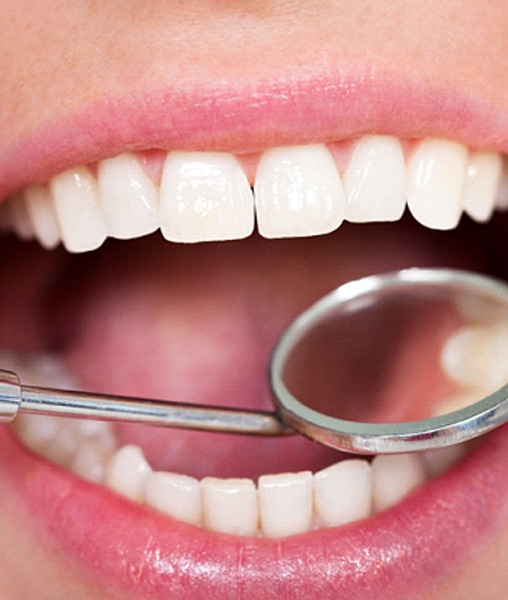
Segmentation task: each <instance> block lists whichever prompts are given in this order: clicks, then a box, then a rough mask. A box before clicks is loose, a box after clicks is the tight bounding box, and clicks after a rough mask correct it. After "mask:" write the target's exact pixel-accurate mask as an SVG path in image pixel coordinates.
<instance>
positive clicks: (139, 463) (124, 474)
mask: <svg viewBox="0 0 508 600" xmlns="http://www.w3.org/2000/svg"><path fill="white" fill-rule="evenodd" d="M151 471H152V468H151V467H150V465H149V464H148V462H147V461H146V458H145V457H144V454H143V451H142V450H141V448H140V447H139V446H133V445H127V446H122V447H121V448H120V449H119V450H117V451H116V452H115V454H113V456H112V457H111V459H110V460H109V462H108V463H107V465H106V470H105V473H104V483H105V485H106V486H107V487H109V488H110V489H112V490H115V491H116V492H118V493H119V494H122V495H123V496H126V497H127V498H130V499H131V500H137V501H138V502H141V501H142V500H143V497H144V489H145V481H146V478H147V476H148V474H149V473H150V472H151Z"/></svg>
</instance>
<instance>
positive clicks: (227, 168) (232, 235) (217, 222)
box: [160, 152, 254, 242]
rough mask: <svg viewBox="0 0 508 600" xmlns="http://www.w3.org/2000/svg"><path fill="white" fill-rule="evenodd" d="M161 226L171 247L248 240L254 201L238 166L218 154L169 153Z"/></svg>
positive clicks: (162, 197)
mask: <svg viewBox="0 0 508 600" xmlns="http://www.w3.org/2000/svg"><path fill="white" fill-rule="evenodd" d="M160 221H161V231H162V234H163V236H164V237H165V238H166V239H168V240H170V241H174V242H203V241H211V240H230V239H240V238H244V237H247V236H249V235H250V234H251V233H252V231H253V229H254V201H253V198H252V192H251V189H250V186H249V183H248V181H247V177H246V176H245V173H244V172H243V169H242V168H241V166H240V164H239V163H238V161H237V160H236V159H235V158H234V157H233V156H232V155H231V154H226V153H221V152H170V153H169V154H168V156H167V158H166V162H165V164H164V168H163V172H162V181H161V192H160Z"/></svg>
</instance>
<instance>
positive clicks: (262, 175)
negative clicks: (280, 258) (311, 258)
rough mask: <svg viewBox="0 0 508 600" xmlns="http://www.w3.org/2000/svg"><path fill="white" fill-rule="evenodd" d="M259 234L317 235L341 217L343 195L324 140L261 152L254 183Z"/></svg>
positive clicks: (342, 217) (340, 219)
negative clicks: (320, 142) (318, 142)
mask: <svg viewBox="0 0 508 600" xmlns="http://www.w3.org/2000/svg"><path fill="white" fill-rule="evenodd" d="M254 202H255V207H256V217H257V225H258V230H259V233H260V234H261V235H262V236H264V237H266V238H279V237H298V236H308V235H320V234H324V233H329V232H330V231H334V230H335V229H337V228H338V227H339V226H340V224H341V223H342V221H343V219H344V213H345V203H346V200H345V193H344V186H343V184H342V180H341V178H340V175H339V172H338V170H337V166H336V164H335V161H334V159H333V157H332V155H331V153H330V151H329V150H328V148H327V147H326V146H325V145H324V144H315V145H308V146H290V147H281V148H272V149H270V150H267V151H266V152H264V153H263V154H262V155H261V158H260V160H259V164H258V167H257V171H256V181H255V184H254Z"/></svg>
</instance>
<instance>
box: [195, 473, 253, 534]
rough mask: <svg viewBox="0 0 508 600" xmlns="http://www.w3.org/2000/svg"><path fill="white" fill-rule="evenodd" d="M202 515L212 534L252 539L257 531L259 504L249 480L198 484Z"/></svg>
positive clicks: (209, 479)
mask: <svg viewBox="0 0 508 600" xmlns="http://www.w3.org/2000/svg"><path fill="white" fill-rule="evenodd" d="M201 491H202V497H203V516H204V521H205V525H206V526H207V527H208V529H211V530H212V531H219V532H221V533H231V534H234V535H246V536H252V535H254V534H255V533H256V531H257V529H258V501H257V493H256V487H255V485H254V482H253V481H252V480H251V479H218V478H216V477H205V478H204V479H203V480H202V481H201Z"/></svg>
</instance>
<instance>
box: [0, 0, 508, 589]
mask: <svg viewBox="0 0 508 600" xmlns="http://www.w3.org/2000/svg"><path fill="white" fill-rule="evenodd" d="M0 23H1V26H0V33H1V35H0V106H1V107H2V109H1V111H0V131H1V132H2V133H1V136H0V155H2V154H4V153H8V152H9V151H10V150H11V149H12V148H13V147H14V146H15V144H16V143H17V141H19V140H20V139H22V138H24V136H26V135H28V134H29V133H30V132H32V131H34V130H37V129H38V128H40V127H43V126H44V125H45V124H47V123H48V122H55V121H58V120H59V119H62V118H64V117H65V116H66V115H68V114H71V113H73V112H75V111H79V110H80V109H81V108H82V107H85V106H90V105H92V104H94V103H97V102H99V103H100V102H103V101H105V100H106V99H108V98H114V97H117V96H122V97H123V96H125V95H129V94H130V93H134V92H136V91H139V90H143V89H148V88H150V89H152V88H154V87H157V88H158V89H163V88H169V87H171V86H172V85H173V82H175V81H178V82H179V83H178V85H179V86H180V88H181V89H182V90H192V89H194V88H196V87H199V86H204V85H206V84H207V83H209V82H214V81H216V80H221V81H228V82H229V83H231V82H233V83H234V84H238V85H248V84H249V83H252V82H254V83H259V82H261V81H263V80H265V79H267V80H270V81H280V80H284V81H286V80H288V79H289V78H290V76H289V73H290V72H291V73H293V77H294V73H298V74H299V75H298V76H299V77H302V78H303V77H312V76H313V75H314V74H318V73H322V72H326V73H327V74H334V76H335V77H339V79H340V76H341V74H342V73H343V72H345V71H346V70H347V69H350V68H352V66H354V67H355V69H357V70H359V71H361V72H362V73H364V74H366V76H367V77H370V78H372V79H373V80H374V81H376V78H378V77H380V76H381V75H383V74H384V73H394V72H395V73H396V74H397V76H401V77H404V76H405V77H409V76H412V77H415V78H417V79H418V80H419V81H420V82H424V83H425V82H429V83H432V84H436V85H437V86H438V87H440V88H441V89H449V90H453V91H454V92H457V93H458V92H460V93H463V94H465V95H468V94H469V92H471V91H474V90H482V98H483V100H484V101H485V102H486V103H487V104H489V103H492V104H495V105H496V106H497V107H501V108H502V109H504V110H506V111H508V78H507V76H506V73H508V36H506V31H507V28H508V4H507V3H506V2H505V0H493V1H491V2H489V6H488V10H485V7H484V5H483V4H481V3H478V2H475V1H473V0H452V1H450V2H442V0H426V1H425V0H423V1H422V0H418V1H416V0H410V1H402V0H400V1H398V0H397V1H390V2H377V3H372V2H368V1H367V0H360V1H358V0H346V1H344V2H336V1H332V0H328V1H327V0H322V1H317V2H312V3H309V2H308V1H307V0H282V1H280V2H269V1H263V0H244V1H242V2H219V1H217V0H215V1H213V0H209V1H208V2H206V1H204V0H201V1H194V2H192V3H186V2H178V1H173V2H169V3H168V2H163V1H162V0H156V1H153V2H149V3H132V2H127V1H126V0H112V1H109V2H94V1H93V0H74V1H73V2H71V3H69V2H64V1H59V0H53V2H52V3H51V6H50V8H49V9H48V5H47V3H41V2H40V1H38V0H16V1H14V0H3V1H2V3H1V5H0ZM295 48H296V49H298V50H297V51H295ZM260 56H262V57H263V60H259V57H260ZM105 57H107V60H106V59H105ZM414 127H415V132H418V133H419V134H420V133H421V132H420V131H418V124H417V123H416V124H414ZM323 137H326V136H323ZM330 137H331V138H332V139H334V138H333V136H330ZM269 138H270V136H267V137H266V138H265V139H264V140H263V144H264V145H270V144H271V143H275V142H276V137H274V138H273V139H269ZM295 141H298V140H295ZM320 141H325V140H324V139H321V140H320ZM225 143H226V142H225ZM229 143H230V146H231V148H232V149H241V150H243V151H245V152H249V151H251V150H259V149H261V148H257V147H256V148H251V147H245V148H243V147H242V140H241V134H240V133H237V134H236V135H232V136H231V139H230V140H229ZM500 143H501V141H500ZM121 149H122V148H119V150H121ZM99 157H100V156H99V154H98V155H97V156H96V158H99ZM31 291H32V290H29V292H31ZM33 293H34V294H35V292H33ZM12 539H16V545H15V547H13V545H12V542H11V540H12ZM507 555H508V522H506V525H504V526H503V527H500V528H499V530H498V531H497V532H496V534H495V536H492V538H491V539H490V540H489V541H488V543H487V544H486V545H485V546H484V548H483V549H482V552H480V553H477V554H475V555H473V556H472V557H471V559H470V561H469V562H468V564H466V565H463V566H461V567H460V569H459V570H458V571H455V572H453V573H452V574H450V576H449V577H448V578H447V579H446V581H439V582H433V583H432V584H431V586H430V590H429V591H428V593H427V594H426V595H425V600H440V599H446V600H451V599H455V598H456V599H459V598H484V599H491V600H497V599H500V598H503V597H504V594H505V590H506V586H507V585H508V573H507V571H506V569H505V568H500V567H501V566H502V565H504V562H505V557H506V556H507ZM0 556H2V557H3V558H2V563H1V566H0V596H1V597H2V598H6V599H10V598H12V599H14V598H20V597H22V598H28V599H29V598H40V597H42V596H41V593H42V591H44V594H45V596H44V597H48V598H65V597H71V596H72V598H76V599H77V598H88V599H90V598H93V599H95V598H110V597H111V596H109V595H108V594H107V593H106V592H104V591H103V590H100V589H98V588H97V586H96V585H95V583H93V582H92V581H90V580H88V579H86V578H85V577H84V576H83V575H82V574H81V573H79V572H78V571H77V570H75V569H74V568H73V566H72V565H70V564H68V563H67V561H66V560H65V557H64V556H61V555H59V553H58V552H57V551H56V550H55V549H54V548H52V547H51V546H50V545H48V544H45V543H44V542H42V541H41V539H40V537H39V536H38V534H37V531H34V530H33V529H32V528H31V527H30V525H28V524H26V523H25V522H24V519H23V515H22V513H21V512H20V511H19V510H18V507H17V506H16V505H15V503H14V502H13V501H12V499H11V498H10V495H9V491H8V489H5V488H3V487H2V485H1V482H0ZM33 573H37V574H38V575H37V577H33V576H32V574H33ZM70 590H72V591H70ZM387 593H388V592H387ZM388 597H389V593H388Z"/></svg>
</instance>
